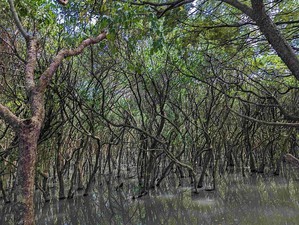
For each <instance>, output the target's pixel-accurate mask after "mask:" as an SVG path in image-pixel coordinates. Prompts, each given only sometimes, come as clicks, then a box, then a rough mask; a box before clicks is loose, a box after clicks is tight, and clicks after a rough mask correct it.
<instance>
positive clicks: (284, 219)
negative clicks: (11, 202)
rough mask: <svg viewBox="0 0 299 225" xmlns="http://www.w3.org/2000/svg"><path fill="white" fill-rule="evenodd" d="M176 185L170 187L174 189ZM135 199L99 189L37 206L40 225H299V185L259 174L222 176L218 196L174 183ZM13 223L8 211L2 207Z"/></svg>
mask: <svg viewBox="0 0 299 225" xmlns="http://www.w3.org/2000/svg"><path fill="white" fill-rule="evenodd" d="M169 184H170V185H169ZM169 184H168V185H165V186H162V187H160V188H158V189H155V190H152V191H150V193H149V194H148V195H146V196H143V197H142V198H138V199H135V200H133V198H132V196H134V194H135V193H136V192H138V187H136V186H134V184H130V183H128V182H127V183H126V184H125V185H123V187H122V188H119V189H117V190H116V188H115V187H116V185H115V184H110V185H107V184H104V185H101V186H98V187H97V188H96V189H95V191H94V192H93V193H92V194H90V195H89V196H86V197H84V196H80V195H79V196H77V197H75V198H73V199H65V200H62V201H59V200H52V201H51V202H50V203H39V204H37V205H36V222H37V225H54V224H55V225H75V224H86V225H102V224H103V225H105V224H115V225H116V224H121V225H123V224H148V225H151V224H152V225H157V224H174V225H178V224H271V225H272V224H299V182H298V181H297V180H295V179H291V178H282V177H264V176H261V175H254V176H248V177H242V176H241V175H236V174H228V175H226V176H225V177H222V178H221V180H220V182H219V183H218V187H217V190H216V191H205V190H200V191H199V193H198V194H193V193H192V191H191V188H190V187H188V186H184V185H182V186H180V187H177V186H175V187H176V188H173V187H174V186H173V184H171V183H169ZM0 210H1V211H0V214H1V217H0V224H7V223H6V221H5V218H7V217H6V216H5V214H6V213H7V212H8V211H9V209H8V208H7V207H2V208H1V207H0Z"/></svg>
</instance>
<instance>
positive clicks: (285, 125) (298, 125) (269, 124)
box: [226, 106, 299, 127]
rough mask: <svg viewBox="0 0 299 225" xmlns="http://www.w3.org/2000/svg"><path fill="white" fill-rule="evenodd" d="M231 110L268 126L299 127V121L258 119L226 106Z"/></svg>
mask: <svg viewBox="0 0 299 225" xmlns="http://www.w3.org/2000/svg"><path fill="white" fill-rule="evenodd" d="M226 107H227V108H228V109H229V110H230V111H232V112H233V113H234V114H236V115H238V116H239V117H242V118H244V119H246V120H249V121H253V122H256V123H260V124H263V125H268V126H278V127H299V123H284V122H269V121H264V120H258V119H255V118H253V117H251V116H245V115H243V114H241V113H238V112H237V111H235V110H233V109H232V108H230V107H229V106H226Z"/></svg>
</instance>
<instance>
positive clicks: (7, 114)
mask: <svg viewBox="0 0 299 225" xmlns="http://www.w3.org/2000/svg"><path fill="white" fill-rule="evenodd" d="M0 118H2V119H3V120H4V121H5V122H6V123H8V124H9V125H10V126H12V127H13V129H14V130H17V129H19V127H20V125H21V120H20V118H18V117H17V116H16V115H15V114H14V113H13V112H12V111H10V109H9V108H7V107H6V106H4V105H2V104H1V103H0Z"/></svg>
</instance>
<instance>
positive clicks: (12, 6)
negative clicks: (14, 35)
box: [8, 0, 30, 41]
mask: <svg viewBox="0 0 299 225" xmlns="http://www.w3.org/2000/svg"><path fill="white" fill-rule="evenodd" d="M8 3H9V6H10V11H11V13H12V16H13V18H14V21H15V23H16V25H17V27H18V29H19V30H20V32H21V34H22V36H23V37H24V38H25V39H26V40H27V41H28V40H29V38H30V35H29V34H28V33H27V32H26V31H25V29H24V27H23V25H22V23H21V21H20V19H19V16H18V13H17V11H16V9H15V6H14V4H13V0H8Z"/></svg>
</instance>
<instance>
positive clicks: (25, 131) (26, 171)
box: [14, 119, 41, 225]
mask: <svg viewBox="0 0 299 225" xmlns="http://www.w3.org/2000/svg"><path fill="white" fill-rule="evenodd" d="M40 127H41V126H40V123H39V122H37V121H33V120H31V119H28V120H25V121H24V122H23V123H22V124H21V127H20V131H19V161H18V168H17V178H16V182H15V187H14V196H15V201H16V204H15V205H14V214H15V217H14V218H15V224H24V225H33V224H35V221H34V202H33V200H34V198H33V197H34V181H35V162H36V157H37V141H38V138H39V134H40Z"/></svg>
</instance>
